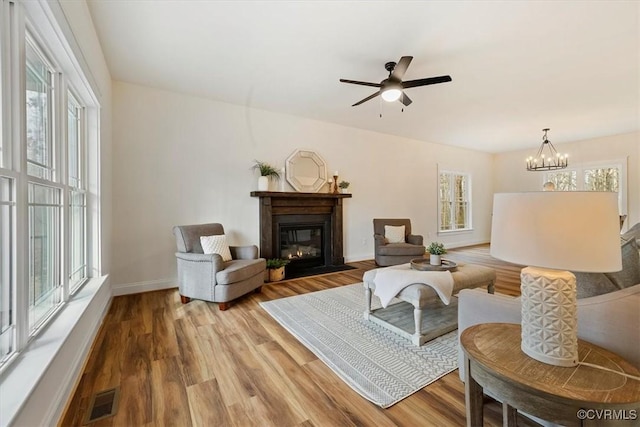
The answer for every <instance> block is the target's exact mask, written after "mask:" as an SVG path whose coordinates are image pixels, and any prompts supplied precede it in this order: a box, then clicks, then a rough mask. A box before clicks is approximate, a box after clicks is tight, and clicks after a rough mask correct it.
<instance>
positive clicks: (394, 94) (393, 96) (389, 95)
mask: <svg viewBox="0 0 640 427" xmlns="http://www.w3.org/2000/svg"><path fill="white" fill-rule="evenodd" d="M400 95H402V91H401V90H400V89H398V88H395V87H392V88H389V89H385V90H384V91H383V92H382V99H384V100H385V101H387V102H394V101H397V100H398V99H400Z"/></svg>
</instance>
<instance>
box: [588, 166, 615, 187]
mask: <svg viewBox="0 0 640 427" xmlns="http://www.w3.org/2000/svg"><path fill="white" fill-rule="evenodd" d="M619 183H620V170H619V169H618V168H617V167H608V168H597V169H585V170H584V189H585V190H587V191H613V192H614V193H617V192H618V188H619Z"/></svg>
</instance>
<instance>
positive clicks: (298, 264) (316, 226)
mask: <svg viewBox="0 0 640 427" xmlns="http://www.w3.org/2000/svg"><path fill="white" fill-rule="evenodd" d="M274 226H275V227H276V228H277V234H278V239H277V242H276V246H277V248H278V255H277V256H278V257H279V258H282V259H288V260H289V261H290V263H289V266H288V267H287V270H289V272H290V273H296V272H298V271H300V270H305V269H308V268H314V267H321V266H326V265H328V264H327V260H328V259H330V257H331V254H330V253H329V250H328V249H329V248H330V247H331V217H330V216H329V215H276V216H274Z"/></svg>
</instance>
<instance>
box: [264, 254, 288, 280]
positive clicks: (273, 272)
mask: <svg viewBox="0 0 640 427" xmlns="http://www.w3.org/2000/svg"><path fill="white" fill-rule="evenodd" d="M287 264H289V260H288V259H281V258H271V259H268V260H267V270H268V271H269V281H270V282H279V281H280V280H282V279H284V266H285V265H287Z"/></svg>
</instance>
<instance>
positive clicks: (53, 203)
mask: <svg viewBox="0 0 640 427" xmlns="http://www.w3.org/2000/svg"><path fill="white" fill-rule="evenodd" d="M61 207H62V206H61V204H60V192H59V190H58V189H56V188H52V187H47V186H44V185H39V184H34V183H29V330H30V331H33V330H34V329H35V328H37V327H38V326H39V325H40V323H42V321H43V320H45V319H46V318H47V317H48V316H49V314H51V312H52V311H53V310H54V309H55V308H56V306H57V305H58V304H59V303H60V301H61V299H62V283H61V281H60V264H59V257H60V249H61V243H60V211H61Z"/></svg>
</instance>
